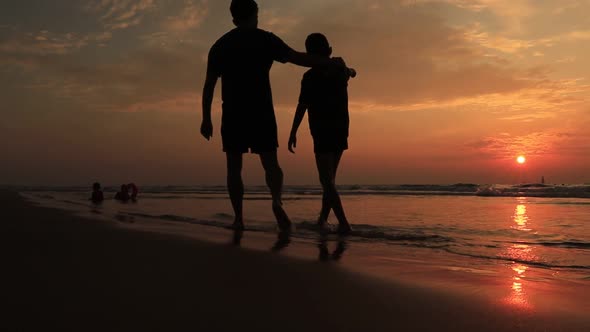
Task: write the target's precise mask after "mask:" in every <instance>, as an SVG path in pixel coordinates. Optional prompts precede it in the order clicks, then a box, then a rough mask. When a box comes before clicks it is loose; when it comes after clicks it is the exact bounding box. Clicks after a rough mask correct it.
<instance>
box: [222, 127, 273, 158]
mask: <svg viewBox="0 0 590 332" xmlns="http://www.w3.org/2000/svg"><path fill="white" fill-rule="evenodd" d="M228 122H229V121H225V122H224V123H222V125H221V138H222V142H223V151H224V152H240V153H247V152H248V151H250V152H252V153H257V154H260V153H264V152H276V151H277V148H278V146H279V140H278V135H277V125H276V122H275V121H274V118H273V119H272V121H266V122H262V121H260V122H256V123H252V122H250V123H232V122H230V123H228Z"/></svg>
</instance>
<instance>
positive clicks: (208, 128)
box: [201, 70, 219, 140]
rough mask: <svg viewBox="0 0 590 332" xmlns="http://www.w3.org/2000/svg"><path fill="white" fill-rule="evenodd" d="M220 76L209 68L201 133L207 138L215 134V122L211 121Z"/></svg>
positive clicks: (204, 93) (204, 94)
mask: <svg viewBox="0 0 590 332" xmlns="http://www.w3.org/2000/svg"><path fill="white" fill-rule="evenodd" d="M218 78H219V77H218V76H217V75H215V74H213V73H211V71H210V70H207V78H206V79H205V86H204V87H203V120H202V122H201V135H203V137H205V138H206V139H207V140H209V139H211V137H212V136H213V122H212V121H211V104H212V103H213V95H214V93H215V85H217V80H218Z"/></svg>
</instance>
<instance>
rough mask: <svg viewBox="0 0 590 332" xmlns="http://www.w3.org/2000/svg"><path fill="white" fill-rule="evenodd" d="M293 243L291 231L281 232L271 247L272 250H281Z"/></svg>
mask: <svg viewBox="0 0 590 332" xmlns="http://www.w3.org/2000/svg"><path fill="white" fill-rule="evenodd" d="M290 243H291V232H279V234H278V235H277V241H276V242H275V244H274V245H273V246H272V248H270V250H271V251H272V252H279V251H281V250H283V249H285V248H287V247H288V246H289V244H290Z"/></svg>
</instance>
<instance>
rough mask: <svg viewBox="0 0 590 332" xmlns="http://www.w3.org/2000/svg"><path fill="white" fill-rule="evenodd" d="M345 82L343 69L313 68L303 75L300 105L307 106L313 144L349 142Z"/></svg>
mask: <svg viewBox="0 0 590 332" xmlns="http://www.w3.org/2000/svg"><path fill="white" fill-rule="evenodd" d="M348 79H349V76H348V73H347V72H346V71H345V69H344V68H324V69H318V68H312V69H310V70H308V71H307V72H306V73H305V74H304V75H303V79H302V81H301V94H300V96H299V103H300V104H302V105H305V106H307V112H308V119H309V128H310V130H311V135H312V136H313V138H314V141H318V140H320V141H329V142H335V141H339V142H345V141H346V139H347V138H348V127H349V117H348Z"/></svg>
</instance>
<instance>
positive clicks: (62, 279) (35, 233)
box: [0, 191, 590, 331]
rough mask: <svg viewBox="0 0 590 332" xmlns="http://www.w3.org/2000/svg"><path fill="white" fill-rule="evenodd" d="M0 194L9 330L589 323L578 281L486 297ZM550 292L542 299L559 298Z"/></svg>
mask: <svg viewBox="0 0 590 332" xmlns="http://www.w3.org/2000/svg"><path fill="white" fill-rule="evenodd" d="M0 202H1V204H2V206H3V218H2V219H3V225H2V228H3V231H2V232H1V234H2V235H1V236H2V240H1V241H2V243H3V244H4V247H5V249H4V250H3V255H4V256H5V257H4V259H3V262H5V263H4V269H3V270H4V271H5V272H4V275H5V278H6V277H7V279H5V281H4V285H5V292H3V293H4V296H3V298H4V299H5V303H6V304H8V306H7V309H8V311H7V312H5V313H4V314H5V315H4V316H5V317H7V319H4V320H3V321H2V323H1V324H2V326H0V328H1V329H2V330H6V331H37V330H61V331H73V330H75V331H80V330H83V331H99V330H100V331H104V330H110V331H112V330H127V331H129V330H150V331H161V330H169V331H178V330H204V331H226V330H236V329H246V330H262V331H304V330H305V331H316V330H317V331H320V330H321V331H323V330H333V331H391V330H398V331H467V330H478V331H588V330H590V318H588V317H587V315H585V312H586V311H585V309H586V307H585V305H586V304H587V302H586V303H585V302H584V301H587V300H585V294H587V293H583V292H584V291H585V290H586V288H584V287H583V285H582V286H580V288H579V289H580V290H581V292H577V296H578V297H579V298H578V299H577V300H576V301H573V303H576V304H578V305H577V307H576V306H574V307H575V308H569V307H566V308H563V307H557V306H556V308H555V310H545V309H539V310H537V309H536V307H530V306H518V305H508V304H506V303H504V302H501V301H498V302H494V301H488V300H486V298H487V297H486V296H481V294H478V293H481V291H474V290H473V289H474V288H473V287H472V286H470V287H465V288H464V289H463V291H459V290H457V288H456V287H446V286H445V283H444V282H442V281H441V282H439V283H438V284H437V283H433V282H431V283H430V284H426V283H412V282H410V281H409V280H407V279H404V278H397V280H396V278H394V277H388V278H380V277H378V274H371V273H360V272H355V271H353V270H350V269H347V268H345V267H343V266H341V265H342V264H340V263H339V262H330V263H329V264H326V263H325V262H321V261H318V260H316V259H314V260H311V259H304V258H299V257H297V255H284V254H282V253H273V252H272V251H269V250H257V249H256V248H255V247H257V246H258V247H267V248H270V247H271V246H272V244H273V242H274V241H269V242H264V241H268V240H267V239H266V238H265V237H263V236H250V237H249V239H250V241H254V242H256V241H258V242H264V243H259V244H257V245H251V246H249V247H253V248H249V247H248V246H246V247H238V246H235V245H231V243H230V242H229V241H228V243H222V242H205V241H202V240H198V239H195V238H192V237H184V236H179V235H177V234H165V233H158V232H153V231H142V230H140V229H133V228H126V227H120V226H118V225H117V222H116V221H105V220H103V219H92V218H84V217H80V216H76V215H74V214H72V213H68V212H64V211H60V210H56V209H50V208H45V207H39V206H33V205H31V204H30V203H27V202H25V201H24V200H23V199H22V198H21V197H20V196H19V195H18V193H16V192H9V191H4V192H1V193H0ZM227 232H228V233H227V234H229V231H227ZM246 238H248V232H246V234H244V239H246ZM330 246H332V244H331V243H330ZM312 249H313V250H314V251H315V250H317V249H316V248H315V247H314V248H308V250H310V251H311V250H312ZM344 259H346V257H345V258H344ZM353 262H354V259H353V258H351V262H349V263H348V264H351V263H353ZM400 268H403V269H408V270H412V268H413V267H412V263H411V262H408V263H407V264H405V265H404V266H403V267H400ZM414 268H415V269H418V270H419V269H420V268H421V267H420V266H415V267H414ZM400 274H401V273H400ZM393 275H395V274H393ZM481 280H482V284H480V285H479V287H481V288H483V289H485V288H488V286H489V287H490V288H491V289H494V288H493V287H491V286H493V285H491V283H490V285H487V284H485V283H484V282H485V280H486V279H485V278H482V279H481ZM472 281H473V280H472ZM484 293H485V292H484ZM553 295H554V296H553V297H548V298H545V301H547V302H551V301H553V300H556V301H557V300H558V299H560V298H561V297H562V296H563V294H560V293H556V294H553ZM567 296H570V294H567ZM556 303H559V302H558V301H557V302H556ZM5 310H6V309H5Z"/></svg>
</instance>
